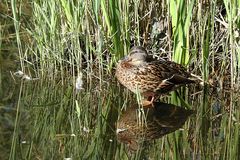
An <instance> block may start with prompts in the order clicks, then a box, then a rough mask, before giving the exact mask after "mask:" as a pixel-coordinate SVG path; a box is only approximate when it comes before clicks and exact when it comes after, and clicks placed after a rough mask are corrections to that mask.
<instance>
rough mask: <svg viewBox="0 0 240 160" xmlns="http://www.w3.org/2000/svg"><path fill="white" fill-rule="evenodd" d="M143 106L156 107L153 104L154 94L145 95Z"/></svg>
mask: <svg viewBox="0 0 240 160" xmlns="http://www.w3.org/2000/svg"><path fill="white" fill-rule="evenodd" d="M143 97H144V98H143V99H142V105H143V107H154V105H153V102H154V100H155V93H154V92H145V93H144V94H143Z"/></svg>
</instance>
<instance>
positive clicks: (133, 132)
mask: <svg viewBox="0 0 240 160" xmlns="http://www.w3.org/2000/svg"><path fill="white" fill-rule="evenodd" d="M153 105H154V107H152V108H143V109H140V108H139V106H138V104H134V105H133V106H129V107H127V110H126V111H125V112H123V114H122V115H121V116H120V119H119V120H118V121H117V137H118V140H119V141H120V142H122V143H125V144H127V146H128V147H129V149H130V150H132V151H136V150H137V149H139V145H140V144H141V142H145V141H150V140H153V139H158V138H161V137H162V136H164V135H166V134H169V133H171V132H174V131H176V130H177V129H179V128H180V127H181V126H182V125H183V124H184V123H185V121H186V120H187V119H188V117H189V116H190V115H191V114H192V113H193V111H192V110H186V109H184V108H183V107H178V106H175V105H172V104H167V103H162V102H153Z"/></svg>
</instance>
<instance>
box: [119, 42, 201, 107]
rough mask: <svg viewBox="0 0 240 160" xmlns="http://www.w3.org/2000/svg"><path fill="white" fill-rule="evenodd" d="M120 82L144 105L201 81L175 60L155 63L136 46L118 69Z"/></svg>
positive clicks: (122, 60)
mask: <svg viewBox="0 0 240 160" xmlns="http://www.w3.org/2000/svg"><path fill="white" fill-rule="evenodd" d="M116 77H117V79H118V81H119V82H120V83H121V84H122V85H124V86H125V87H127V88H128V89H129V90H131V91H132V92H134V93H140V94H141V95H143V97H145V98H147V99H149V97H150V99H149V100H144V101H143V105H144V106H146V105H149V104H152V102H153V101H154V97H155V96H156V95H161V94H166V93H168V92H170V91H173V90H175V89H176V88H178V87H179V86H182V85H185V84H190V83H199V82H201V81H202V80H201V79H200V78H199V77H197V76H195V75H193V74H191V73H189V72H188V71H187V70H186V69H185V68H184V67H183V66H181V65H180V64H177V63H175V62H172V61H165V60H154V59H153V58H150V57H149V56H148V54H147V51H146V50H145V49H144V48H143V47H139V46H137V47H133V48H132V49H131V51H130V53H129V55H128V56H126V57H124V58H123V59H121V60H120V61H119V62H118V64H117V68H116Z"/></svg>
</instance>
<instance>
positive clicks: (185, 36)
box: [0, 0, 240, 159]
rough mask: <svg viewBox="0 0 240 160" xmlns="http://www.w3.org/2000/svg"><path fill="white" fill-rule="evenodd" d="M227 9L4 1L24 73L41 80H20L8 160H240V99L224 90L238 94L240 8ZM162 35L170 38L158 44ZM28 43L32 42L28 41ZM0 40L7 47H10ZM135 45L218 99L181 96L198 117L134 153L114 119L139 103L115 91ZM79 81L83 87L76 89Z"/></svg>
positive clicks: (189, 92)
mask: <svg viewBox="0 0 240 160" xmlns="http://www.w3.org/2000/svg"><path fill="white" fill-rule="evenodd" d="M223 2H224V3H223V4H221V3H218V2H217V1H211V2H210V1H202V0H197V1H195V0H188V1H184V0H180V1H173V0H168V1H162V2H159V1H151V2H149V3H147V2H146V3H143V2H142V1H138V0H133V1H130V0H123V1H113V0H109V1H105V0H102V1H98V0H86V1H67V0H61V1H59V2H57V1H47V0H38V1H33V2H30V1H27V0H25V1H15V0H11V1H10V4H11V5H9V6H8V4H9V3H8V1H4V2H3V3H2V2H0V4H2V6H6V7H7V8H8V9H9V10H11V14H10V15H7V14H8V13H7V12H6V13H5V12H4V13H1V15H5V16H6V17H11V18H10V19H9V18H6V19H7V21H10V22H11V23H12V24H13V26H14V29H15V32H14V34H15V37H14V40H13V41H14V42H15V43H16V44H17V47H18V56H19V59H20V62H21V65H20V68H21V70H23V71H24V72H28V71H29V73H28V74H31V75H32V76H33V77H39V78H40V80H39V81H36V82H35V81H31V82H25V83H21V87H20V88H21V90H20V94H19V100H18V103H17V111H16V113H15V114H16V118H15V126H14V134H13V135H12V145H11V146H12V147H11V152H10V156H9V158H10V159H16V158H17V159H19V158H22V159H33V158H39V159H63V158H67V157H72V158H73V159H76V158H77V159H128V158H129V159H141V158H142V157H147V158H149V157H150V158H153V159H154V158H155V159H156V158H158V159H161V158H163V159H189V158H194V159H197V158H202V159H214V158H217V159H239V153H238V151H239V147H238V146H239V119H240V115H239V111H238V107H237V106H239V98H238V96H236V94H234V92H231V93H230V94H229V93H228V92H223V91H219V89H223V88H228V89H229V90H230V91H232V90H234V91H237V89H239V84H238V82H239V80H240V78H239V70H240V65H239V64H240V63H239V62H240V50H239V35H238V31H239V23H240V18H239V16H238V15H239V12H240V10H239V8H240V7H239V6H240V2H239V1H227V0H224V1H223ZM25 3H28V4H31V12H32V14H30V15H32V16H31V17H28V16H26V15H25V14H24V13H25V12H24V5H25ZM0 7H1V6H0ZM225 11H226V13H225ZM168 13H169V15H168ZM166 17H167V18H166ZM164 18H165V19H168V21H167V22H168V26H169V27H167V28H166V27H165V26H164V25H163V24H161V23H162V21H161V20H162V19H164ZM165 19H164V20H163V21H164V22H165V21H166V20H165ZM4 20H5V19H4ZM170 21H171V23H170ZM157 22H159V23H160V25H159V26H158V25H156V24H157ZM2 24H3V23H1V25H2ZM154 25H155V26H158V27H157V31H159V30H160V31H159V32H154V31H153V26H154ZM9 30H10V29H9ZM0 33H1V35H4V31H3V32H2V31H1V32H0ZM22 33H24V34H22ZM26 33H27V34H28V35H26ZM161 33H168V34H169V33H172V35H170V34H169V35H165V36H164V37H163V38H156V37H161V35H160V34H161ZM25 36H26V37H31V38H30V40H29V41H28V42H27V43H26V42H25V41H23V39H24V37H25ZM1 42H2V43H1V46H0V47H2V48H3V46H4V45H6V44H7V43H6V42H7V41H5V40H4V39H1ZM162 43H164V44H167V45H166V46H167V47H165V46H160V45H159V44H162ZM132 45H144V46H146V48H147V49H148V50H149V51H150V53H151V54H153V55H155V56H159V55H162V56H166V57H172V59H171V60H174V61H176V62H178V63H181V64H183V65H184V66H186V67H187V68H188V70H189V71H191V72H192V73H194V74H197V75H199V76H201V77H203V79H204V80H205V81H213V82H214V83H213V86H214V87H216V88H217V89H216V90H217V92H216V94H215V95H212V94H211V93H210V92H212V89H211V88H209V87H208V86H206V87H204V89H199V88H198V87H196V88H193V87H192V88H191V87H189V89H186V90H185V89H182V90H180V92H179V96H177V95H178V94H177V93H174V94H173V96H171V99H170V100H169V101H171V102H172V103H174V104H178V105H182V106H188V107H189V106H190V107H192V109H195V110H196V115H195V116H193V117H192V118H191V120H190V121H189V122H187V124H186V125H185V126H184V127H183V129H182V130H179V131H176V132H175V133H172V134H170V135H168V136H165V137H163V138H162V139H159V140H155V142H154V144H153V145H149V146H145V147H146V148H147V149H146V150H145V149H140V150H138V152H137V153H133V154H128V150H127V149H126V148H125V147H124V146H123V145H122V144H119V142H117V141H116V135H115V130H116V128H115V122H116V121H117V119H118V115H119V114H120V112H121V109H122V108H124V107H126V106H128V104H129V103H130V101H132V100H131V98H133V96H131V94H130V92H128V91H126V90H124V89H123V88H122V86H120V85H118V84H117V82H116V80H115V79H114V65H115V63H116V62H117V60H118V59H120V58H121V57H123V56H124V55H126V54H127V52H128V50H129V48H130V46H132ZM2 48H0V49H1V52H2ZM171 49H172V50H171ZM151 51H154V53H152V52H151ZM162 51H164V52H162ZM28 68H30V69H29V70H28ZM81 74H83V80H84V83H83V84H84V85H83V88H84V90H81V91H80V92H77V91H76V90H75V82H76V79H77V77H78V76H79V75H81ZM0 77H1V76H0ZM228 82H230V83H228ZM194 91H200V92H199V94H195V93H194ZM134 98H136V97H134ZM134 100H135V99H134ZM216 110H217V111H216ZM19 137H20V138H19ZM25 140H26V142H27V143H26V144H25ZM23 142H24V143H23Z"/></svg>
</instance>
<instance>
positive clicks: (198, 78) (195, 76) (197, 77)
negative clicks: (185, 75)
mask: <svg viewBox="0 0 240 160" xmlns="http://www.w3.org/2000/svg"><path fill="white" fill-rule="evenodd" d="M190 79H191V80H192V81H194V82H195V83H199V84H200V85H201V86H204V83H206V84H209V83H208V82H205V81H204V80H203V79H202V78H201V77H200V76H197V75H195V74H192V73H191V77H190Z"/></svg>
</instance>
